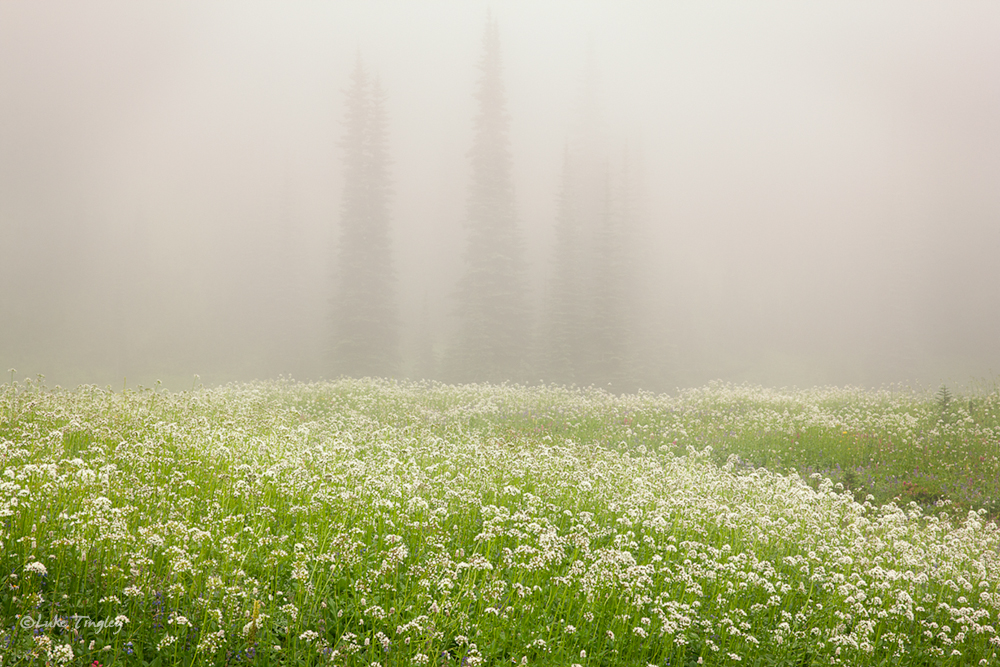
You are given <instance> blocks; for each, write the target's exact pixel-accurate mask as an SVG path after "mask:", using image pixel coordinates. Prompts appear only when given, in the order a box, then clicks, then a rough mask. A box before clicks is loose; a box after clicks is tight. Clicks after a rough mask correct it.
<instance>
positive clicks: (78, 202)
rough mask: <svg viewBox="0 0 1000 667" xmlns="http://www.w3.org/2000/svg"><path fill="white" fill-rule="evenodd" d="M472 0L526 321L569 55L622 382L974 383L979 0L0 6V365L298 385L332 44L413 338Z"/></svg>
mask: <svg viewBox="0 0 1000 667" xmlns="http://www.w3.org/2000/svg"><path fill="white" fill-rule="evenodd" d="M490 10H492V12H493V14H494V15H495V16H496V18H497V19H498V23H499V31H500V40H501V45H502V53H503V63H504V81H505V85H506V89H507V95H508V109H509V112H510V117H511V142H512V145H511V148H512V154H513V160H514V177H515V188H516V190H515V196H516V200H517V210H518V216H519V221H520V224H521V229H522V232H523V234H524V237H525V239H526V241H527V246H528V251H529V259H530V261H531V272H532V274H531V276H532V281H533V289H534V292H533V294H534V297H535V301H536V307H537V308H542V307H544V294H545V289H546V288H545V285H546V280H547V277H548V268H547V267H548V263H549V260H550V258H551V253H552V244H553V242H554V233H553V228H554V223H555V215H556V203H557V200H556V193H557V190H558V184H559V177H560V165H561V159H562V155H563V150H564V147H565V146H566V145H567V144H568V143H573V142H574V141H578V140H579V132H580V127H581V115H582V109H584V108H590V107H585V105H583V104H582V102H581V100H582V97H583V94H582V91H583V89H584V82H585V81H586V80H587V77H586V73H587V71H588V63H591V65H592V71H593V72H594V73H595V78H594V81H596V90H597V91H598V104H597V106H596V108H597V109H598V111H599V117H600V121H599V125H598V127H599V128H600V129H601V138H600V140H601V141H602V142H603V145H605V146H606V147H607V150H608V152H609V154H610V155H612V156H613V157H614V158H615V159H617V158H618V157H619V156H621V155H624V154H625V153H626V151H627V153H628V155H629V156H631V158H632V159H633V160H634V161H635V163H636V164H638V165H639V170H640V173H641V187H642V192H643V199H642V202H641V203H642V211H643V222H644V232H645V233H646V234H647V238H648V243H646V244H645V250H646V253H647V256H646V257H644V258H642V261H643V262H644V265H647V266H648V267H649V269H648V272H647V275H648V278H647V280H648V282H649V290H648V292H647V293H644V296H643V298H644V299H646V300H647V301H648V309H649V312H650V313H651V318H653V321H655V322H656V326H657V328H658V330H659V331H660V332H662V336H661V341H660V342H661V343H662V344H661V346H660V349H661V351H662V358H660V359H658V360H657V363H661V364H662V365H663V367H664V371H663V375H662V379H661V380H662V381H661V382H660V385H661V386H656V387H653V388H655V389H666V390H669V389H672V388H673V387H674V386H687V385H692V384H700V383H703V382H706V381H708V380H712V379H715V378H722V379H726V380H733V381H751V382H760V383H764V384H769V385H792V384H796V385H799V386H803V385H812V384H827V383H832V384H861V385H877V384H881V383H885V382H895V381H904V382H919V383H925V384H929V385H933V386H936V385H937V384H939V383H941V382H949V383H951V382H966V381H968V380H970V379H971V378H973V377H986V378H994V377H996V374H997V373H1000V268H998V266H1000V264H998V258H1000V39H998V35H1000V5H998V4H997V3H995V2H962V3H953V2H933V3H932V2H883V3H863V2H842V1H837V2H818V3H793V2H786V3H711V2H698V3H679V2H678V3H673V2H575V1H574V2H527V1H525V2H494V3H484V2H468V1H461V2H459V1H454V2H301V3H284V2H283V3H250V2H233V3H223V2H212V3H202V2H197V3H195V2H190V3H180V2H169V3H168V2H154V3H149V2H143V3H135V2H118V3H91V2H88V3H71V2H58V3H57V2H36V1H21V0H7V1H5V2H2V3H0V365H2V368H0V370H4V369H6V368H8V367H15V368H17V369H18V372H19V376H24V375H26V374H35V373H44V374H45V375H46V376H47V377H48V379H49V381H50V383H55V382H61V383H64V384H76V383H79V382H94V383H97V384H108V383H110V384H113V385H114V386H116V387H120V386H121V384H122V381H123V378H124V377H126V376H127V377H128V378H129V384H130V385H134V384H136V383H140V382H141V383H144V384H146V385H149V384H150V383H152V382H153V381H154V380H156V379H162V380H163V381H164V382H166V383H167V384H168V385H171V386H175V387H178V388H183V387H184V385H185V383H187V386H190V378H191V377H192V376H193V374H195V373H198V374H200V375H201V376H202V379H203V380H205V381H206V382H209V381H211V382H221V381H226V380H230V379H252V378H254V377H269V376H273V375H277V374H279V373H291V374H293V375H294V376H295V377H298V378H303V379H306V378H312V377H319V376H320V375H321V373H319V372H318V371H317V370H316V367H315V365H314V364H312V363H311V360H312V359H314V358H316V357H317V355H319V354H320V353H321V350H322V347H323V336H324V326H325V325H326V318H327V314H326V313H325V312H324V308H325V307H326V304H327V301H328V295H329V280H330V275H331V274H330V272H331V267H330V263H331V261H332V258H333V257H334V256H335V255H334V248H335V245H334V244H335V242H336V225H337V222H338V212H339V207H340V196H341V185H342V174H341V153H340V151H339V149H338V147H337V143H338V141H339V140H340V138H341V136H342V135H343V125H342V119H343V111H344V90H345V89H346V88H347V86H348V77H349V75H350V73H351V69H352V67H353V65H354V62H355V59H356V57H357V56H358V54H359V53H360V55H361V57H362V59H363V60H364V62H365V64H366V66H367V67H368V69H369V70H370V71H371V72H372V73H373V74H377V75H378V76H379V78H380V80H381V83H382V86H383V88H384V89H385V91H386V94H387V104H388V111H389V145H390V146H391V149H392V156H393V165H392V179H393V183H394V196H393V202H392V215H393V224H394V230H395V235H394V239H393V241H394V247H395V259H396V263H397V272H398V275H399V303H400V308H401V315H402V318H403V322H404V325H405V334H404V337H405V340H404V344H405V345H409V346H413V345H416V340H417V339H418V338H420V337H425V336H426V337H430V338H431V339H432V340H434V341H435V342H434V345H435V346H436V347H440V346H443V345H445V344H446V342H447V340H448V336H449V334H450V331H451V330H452V328H453V326H454V325H453V323H452V321H451V318H450V317H449V313H450V312H451V311H452V310H453V304H452V303H451V301H450V299H451V295H452V294H453V292H454V289H455V281H456V280H457V279H458V277H459V276H460V274H461V263H460V254H461V249H462V247H463V236H462V234H463V227H462V222H463V215H464V212H465V207H466V201H467V187H468V178H469V164H468V157H467V156H468V152H469V149H470V146H471V144H472V138H473V124H472V119H473V115H474V113H475V100H474V98H473V89H474V84H475V81H476V77H477V69H476V63H477V62H478V59H479V57H480V54H481V49H482V34H483V28H484V25H485V21H486V16H487V12H488V11H490ZM637 261H638V260H637ZM540 379H541V378H540Z"/></svg>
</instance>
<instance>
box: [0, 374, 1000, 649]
mask: <svg viewBox="0 0 1000 667" xmlns="http://www.w3.org/2000/svg"><path fill="white" fill-rule="evenodd" d="M998 499H1000V392H998V391H997V390H996V389H995V388H993V389H988V390H987V389H984V390H982V391H979V392H976V393H975V394H973V395H965V396H952V395H950V394H949V393H948V392H941V393H939V394H938V395H936V396H934V395H930V394H922V393H915V392H911V391H878V392H874V391H862V390H845V389H816V390H808V391H773V390H766V389H761V388H758V387H746V386H732V385H711V386H708V387H704V388H701V389H697V390H691V391H686V392H682V393H680V394H678V395H676V396H657V395H652V394H638V395H630V396H620V397H619V396H612V395H609V394H607V393H604V392H601V391H599V390H576V389H566V388H561V387H515V386H506V385H503V386H485V385H470V386H461V387H455V386H445V385H438V384H430V383H412V384H411V383H394V382H385V381H376V380H345V381H341V382H335V383H319V384H298V383H294V382H290V381H280V382H270V383H253V384H243V385H231V386H226V387H222V388H218V389H199V390H196V391H192V392H181V393H169V392H164V391H159V390H155V389H145V390H138V391H125V392H112V391H110V390H102V389H99V388H96V387H81V388H78V389H76V390H72V391H66V390H61V389H49V388H46V387H45V386H44V385H42V384H41V383H38V382H33V381H25V382H13V381H12V382H10V383H8V384H5V385H3V387H2V389H0V664H2V665H4V666H8V665H20V664H25V665H27V664H37V665H42V664H51V665H62V664H72V665H89V666H92V667H97V666H98V665H100V666H103V667H107V666H109V665H188V664H219V665H223V664H225V665H247V664H255V665H276V664H283V665H312V664H336V665H364V666H366V667H376V666H378V667H389V666H390V665H435V666H437V665H454V666H458V665H462V666H468V667H476V666H477V665H513V664H527V665H566V666H572V665H593V666H596V665H640V666H643V665H656V666H657V667H665V666H666V665H671V666H674V667H676V666H679V665H698V664H707V665H730V664H732V665H736V664H739V665H797V666H803V667H804V666H807V665H829V664H843V665H862V664H863V665H880V664H885V665H974V664H1000V659H998V657H997V653H998V652H1000V633H998V631H997V628H998V627H1000V619H998V613H1000V531H998V530H997V527H996V525H995V523H994V521H995V518H996V516H997V514H998V512H1000V500H998Z"/></svg>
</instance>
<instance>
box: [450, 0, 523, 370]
mask: <svg viewBox="0 0 1000 667" xmlns="http://www.w3.org/2000/svg"><path fill="white" fill-rule="evenodd" d="M483 43H484V53H483V57H482V60H481V61H480V63H479V68H480V70H481V76H480V79H479V84H478V87H477V91H476V99H477V100H478V102H479V105H478V113H477V114H476V118H475V139H474V142H473V146H472V150H471V151H470V154H469V155H470V158H471V162H472V179H471V185H470V192H469V200H468V211H467V217H466V225H465V228H466V233H467V237H466V246H465V252H464V256H463V259H464V264H465V270H464V274H463V276H462V278H461V280H460V282H459V285H458V289H457V293H456V300H457V308H456V314H457V316H458V319H459V327H458V334H457V340H456V341H455V343H454V345H453V346H452V349H451V350H450V353H449V357H450V358H449V362H448V374H449V375H450V376H451V379H453V380H460V381H492V382H499V381H503V380H508V379H522V378H523V377H525V376H526V373H527V359H528V354H529V349H528V348H529V340H528V326H529V312H528V306H527V289H526V280H525V271H526V262H525V259H524V246H523V242H522V240H521V237H520V234H519V230H518V226H517V216H516V212H515V210H514V188H513V183H512V178H511V154H510V142H509V138H508V133H509V132H508V131H509V123H510V121H509V117H508V115H507V103H506V94H505V92H504V86H503V80H502V78H501V63H500V38H499V32H498V29H497V23H496V20H495V19H493V18H492V17H489V18H488V19H487V23H486V33H485V36H484V39H483Z"/></svg>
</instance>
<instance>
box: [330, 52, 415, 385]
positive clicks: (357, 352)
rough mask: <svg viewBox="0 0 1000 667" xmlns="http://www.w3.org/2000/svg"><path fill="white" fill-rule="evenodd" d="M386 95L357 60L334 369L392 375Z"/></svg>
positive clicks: (344, 144)
mask: <svg viewBox="0 0 1000 667" xmlns="http://www.w3.org/2000/svg"><path fill="white" fill-rule="evenodd" d="M386 124H387V122H386V113H385V94H384V93H383V91H382V88H381V86H380V85H379V82H378V80H375V81H370V80H369V77H368V75H367V73H366V72H365V69H364V65H363V63H362V62H361V57H360V55H359V56H358V60H357V64H356V66H355V68H354V73H353V75H352V77H351V85H350V87H349V89H348V90H347V114H346V120H345V126H346V131H345V134H344V138H343V140H342V141H341V143H340V146H341V148H342V149H343V151H344V198H343V202H342V204H341V217H340V239H339V250H338V253H337V265H336V273H335V280H334V296H333V303H332V305H333V339H332V345H331V350H330V352H331V356H332V369H333V371H334V372H335V373H340V374H345V375H354V376H360V375H373V376H392V375H395V374H396V373H397V372H398V370H399V362H400V359H399V323H398V315H397V311H396V303H395V274H394V271H393V264H392V247H391V238H390V229H389V226H390V217H389V195H390V184H389V154H388V146H387V132H386Z"/></svg>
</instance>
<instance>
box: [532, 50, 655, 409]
mask: <svg viewBox="0 0 1000 667" xmlns="http://www.w3.org/2000/svg"><path fill="white" fill-rule="evenodd" d="M592 51H593V50H592V48H591V49H589V50H588V57H587V68H586V75H585V76H584V80H583V86H582V89H581V93H582V94H581V95H580V105H579V107H578V120H577V123H576V128H575V130H576V131H575V133H574V134H575V136H574V141H573V142H572V143H571V145H570V146H569V147H567V149H566V152H565V156H564V159H563V178H562V184H561V188H560V194H559V200H558V213H557V218H556V227H555V232H556V244H555V247H554V250H553V256H552V257H553V260H552V273H551V274H550V278H549V289H548V300H547V303H546V308H545V319H546V322H547V325H546V327H545V329H544V330H545V335H546V339H545V345H544V363H543V366H544V368H545V369H546V370H545V372H546V376H547V379H549V380H552V381H555V382H561V383H576V384H583V385H586V384H595V385H598V386H602V387H606V386H608V385H609V384H610V385H611V388H612V389H613V390H615V391H624V390H630V389H634V388H636V387H638V386H639V385H640V376H641V375H642V373H641V372H640V370H641V368H640V367H641V364H640V363H639V359H641V358H642V356H643V354H644V352H643V351H642V350H640V349H639V346H640V345H641V337H639V336H637V335H636V333H637V331H639V330H640V329H641V328H642V327H641V326H640V321H639V320H640V319H642V317H643V316H644V313H643V311H642V309H641V307H640V300H639V294H640V290H639V287H640V285H639V281H638V280H637V276H639V275H640V274H641V273H642V271H643V269H642V267H641V266H640V265H641V263H642V259H641V257H642V253H641V249H640V248H639V247H638V246H639V243H638V238H637V236H636V231H637V225H636V218H637V215H636V202H635V197H636V194H635V183H634V175H633V173H632V169H631V168H630V164H629V158H628V155H627V154H626V155H625V156H624V159H623V160H622V162H621V167H620V168H618V166H617V164H614V165H613V163H614V162H617V161H613V160H612V159H611V156H610V154H609V150H608V147H607V144H608V142H607V140H606V138H605V133H604V131H603V130H602V123H601V122H600V116H601V114H600V109H599V104H598V94H597V73H596V67H595V64H594V57H593V52H592Z"/></svg>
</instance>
